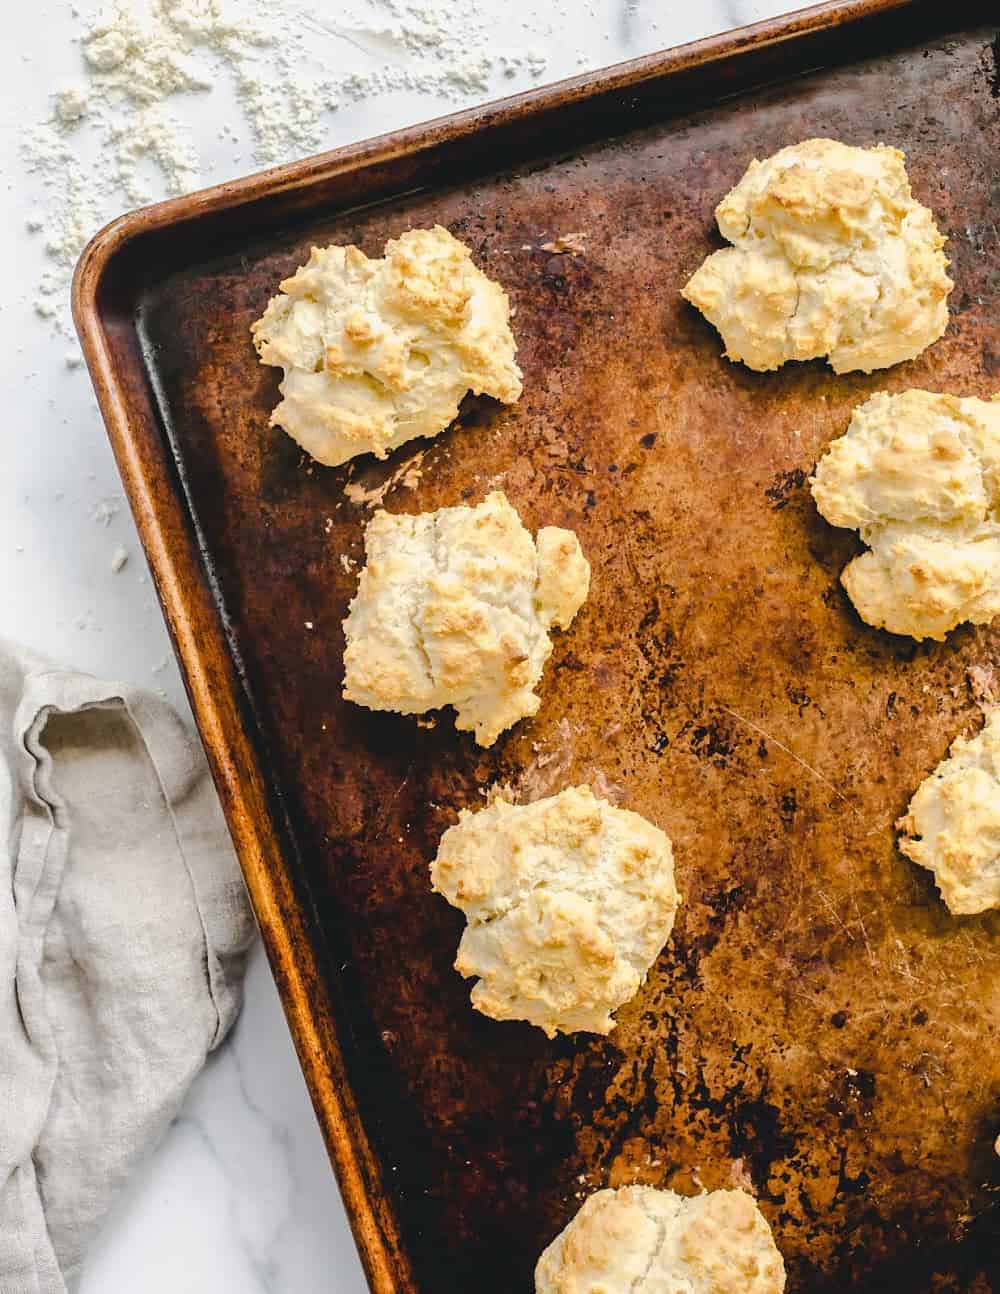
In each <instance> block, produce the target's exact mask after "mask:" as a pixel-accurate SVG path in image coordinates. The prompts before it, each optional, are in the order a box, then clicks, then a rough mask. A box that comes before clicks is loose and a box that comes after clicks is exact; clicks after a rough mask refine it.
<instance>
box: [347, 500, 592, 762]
mask: <svg viewBox="0 0 1000 1294" xmlns="http://www.w3.org/2000/svg"><path fill="white" fill-rule="evenodd" d="M365 551H366V554H367V562H366V565H365V568H364V570H363V571H362V572H361V577H360V580H359V583H358V591H357V594H356V595H355V597H354V600H353V601H352V602H351V605H350V609H349V611H348V615H347V619H346V620H345V621H344V632H345V634H346V637H347V648H346V651H345V653H344V664H345V678H344V696H345V697H346V699H347V700H348V701H355V702H356V703H357V704H358V705H363V706H367V707H368V709H369V710H397V711H399V712H400V713H402V714H423V713H424V711H426V710H436V709H438V708H440V707H441V706H445V705H451V706H454V707H455V710H456V712H457V718H456V721H455V726H456V727H457V728H460V729H470V730H473V731H474V732H475V734H476V740H477V741H478V742H479V744H480V745H481V746H491V745H492V744H493V742H494V741H496V739H497V737H498V736H499V734H500V733H501V732H503V730H504V729H505V728H509V727H510V726H511V724H514V723H516V722H517V721H518V719H521V718H523V717H524V716H525V715H530V714H534V713H535V711H536V710H537V709H538V706H539V704H540V701H539V698H538V697H537V696H536V695H535V692H534V689H535V687H536V686H537V684H538V682H539V680H540V678H541V676H542V669H543V668H544V665H545V662H546V661H547V660H548V658H549V655H550V654H551V651H552V641H551V639H550V637H549V629H550V627H551V626H552V625H558V626H560V627H563V628H566V627H568V625H569V623H570V621H571V620H572V619H573V617H574V616H575V615H576V613H577V611H578V610H579V609H580V607H581V606H582V605H583V603H584V601H585V599H586V597H587V591H588V589H589V587H590V566H589V564H588V562H587V559H586V558H585V557H584V555H583V552H582V551H581V549H580V544H579V541H578V540H577V537H576V535H574V534H573V532H572V531H571V530H561V529H560V528H559V527H557V526H546V527H545V528H543V529H542V530H540V531H539V532H538V540H537V546H536V543H535V542H534V541H533V540H532V538H531V535H530V534H529V533H528V531H527V530H525V528H524V526H523V525H522V524H521V519H520V517H519V516H518V515H517V513H516V512H515V511H514V509H513V508H512V507H511V506H510V504H509V503H508V502H507V499H506V497H505V496H504V495H503V494H501V493H494V494H490V495H488V496H487V498H486V499H485V500H484V501H483V502H482V503H480V504H479V505H478V506H477V507H474V508H466V507H458V508H440V509H439V510H438V511H437V512H424V513H420V514H419V515H417V516H406V515H393V514H391V513H388V512H377V513H376V514H375V516H374V517H373V518H372V520H371V521H370V522H369V524H368V528H367V530H366V531H365Z"/></svg>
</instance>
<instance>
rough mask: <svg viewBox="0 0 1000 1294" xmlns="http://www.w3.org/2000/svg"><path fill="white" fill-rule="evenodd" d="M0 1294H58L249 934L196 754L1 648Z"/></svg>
mask: <svg viewBox="0 0 1000 1294" xmlns="http://www.w3.org/2000/svg"><path fill="white" fill-rule="evenodd" d="M0 831H3V832H4V833H5V838H6V851H5V852H4V853H2V854H0V874H2V882H0V1294H65V1291H66V1289H67V1287H72V1285H73V1283H74V1282H75V1280H76V1278H77V1277H78V1275H79V1272H80V1266H81V1262H82V1258H83V1254H84V1250H85V1248H86V1246H87V1244H88V1242H89V1241H90V1239H91V1238H92V1236H93V1235H94V1233H95V1231H96V1230H97V1228H98V1227H99V1226H100V1223H101V1220H102V1218H103V1217H104V1215H105V1213H106V1212H107V1210H108V1207H109V1205H110V1203H111V1201H112V1199H113V1198H114V1196H115V1194H116V1192H117V1191H118V1190H119V1188H120V1187H121V1185H122V1184H123V1183H124V1181H125V1180H126V1178H127V1177H128V1176H129V1174H130V1173H131V1171H132V1170H133V1168H134V1167H135V1165H136V1163H137V1162H138V1161H139V1160H140V1158H141V1157H142V1156H143V1155H144V1154H145V1153H146V1152H147V1151H148V1150H149V1149H150V1148H151V1147H152V1146H153V1145H154V1144H155V1143H156V1142H157V1141H158V1140H159V1139H160V1137H161V1136H162V1135H163V1133H164V1132H165V1131H166V1129H167V1127H168V1125H169V1123H170V1121H171V1119H172V1118H173V1116H174V1115H175V1114H176V1112H177V1109H178V1107H179V1106H180V1104H181V1101H182V1099H183V1097H184V1094H185V1092H186V1091H187V1088H188V1086H189V1084H190V1083H191V1080H192V1079H193V1078H194V1076H195V1075H196V1074H197V1073H198V1071H199V1070H200V1069H201V1067H202V1065H203V1064H204V1061H205V1057H206V1055H207V1054H208V1052H210V1051H211V1050H212V1049H213V1048H214V1047H216V1046H218V1044H219V1042H221V1040H222V1039H223V1038H224V1037H225V1035H226V1033H227V1031H228V1029H229V1028H230V1026H231V1025H232V1023H233V1021H234V1019H235V1018H236V1015H237V1013H238V1011H239V1007H240V1001H241V987H242V979H243V968H244V961H245V954H246V951H247V948H248V945H249V943H250V941H251V939H252V936H253V919H252V917H251V914H250V909H249V905H248V902H247V898H246V894H245V891H244V888H243V882H242V879H241V877H240V873H239V868H238V866H237V864H236V861H235V858H234V855H233V851H232V846H231V844H230V841H229V837H228V834H227V832H226V828H225V824H224V822H223V819H222V815H221V812H220V810H219V806H218V801H217V799H216V796H215V792H214V789H213V787H212V784H211V781H210V778H209V776H208V772H207V769H206V766H205V761H204V757H203V755H202V752H201V747H200V746H199V744H198V741H197V738H196V737H195V736H194V735H193V734H192V733H190V732H189V731H188V730H187V728H186V727H185V726H184V725H183V724H182V723H181V721H180V719H179V718H178V717H177V715H176V714H175V713H174V711H173V710H172V709H171V708H170V707H169V706H167V705H166V704H165V703H164V702H162V701H160V700H158V699H157V698H156V697H155V696H153V695H151V694H149V693H147V692H141V691H137V690H135V689H132V688H128V687H122V686H120V685H116V684H108V683H100V682H98V681H97V680H96V679H93V678H90V677H88V676H87V675H83V674H76V673H72V672H70V671H67V670H60V669H54V668H52V667H51V666H49V665H47V664H46V663H45V662H43V661H41V660H39V659H37V658H36V657H33V656H31V655H29V654H28V653H26V652H24V651H22V650H20V649H19V648H16V647H14V646H12V645H10V644H8V643H3V642H0Z"/></svg>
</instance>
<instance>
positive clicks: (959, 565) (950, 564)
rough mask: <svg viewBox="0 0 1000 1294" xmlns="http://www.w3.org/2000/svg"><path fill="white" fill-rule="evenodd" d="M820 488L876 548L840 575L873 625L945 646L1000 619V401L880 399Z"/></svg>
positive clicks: (822, 472) (860, 419)
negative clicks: (958, 631)
mask: <svg viewBox="0 0 1000 1294" xmlns="http://www.w3.org/2000/svg"><path fill="white" fill-rule="evenodd" d="M811 487H812V492H813V497H814V498H815V500H816V504H817V506H818V507H819V510H820V512H821V513H822V514H823V516H824V517H826V519H827V521H829V522H832V524H833V525H835V526H853V527H856V528H857V529H858V531H859V532H860V534H861V538H862V539H863V540H864V541H865V543H866V544H868V545H869V547H870V549H871V551H870V552H867V553H864V554H862V555H861V556H860V557H856V558H855V559H854V560H853V561H852V562H850V563H849V564H848V565H847V566H846V567H845V569H844V572H843V574H842V575H841V580H842V581H843V584H844V587H845V588H846V589H847V592H848V594H849V595H850V598H851V601H852V602H853V603H854V605H855V606H856V607H857V609H858V613H859V614H860V615H861V616H862V618H863V619H865V620H867V621H868V623H869V624H872V625H875V626H876V627H877V628H885V629H889V630H891V631H892V632H893V633H898V634H909V635H910V636H911V637H913V638H937V639H942V638H944V636H945V634H947V633H948V631H949V630H950V629H954V628H955V626H956V625H959V624H962V623H963V622H964V621H972V622H973V624H985V623H987V622H988V621H990V620H992V619H993V617H994V616H995V615H997V614H998V613H1000V521H998V510H1000V397H995V398H994V399H992V400H977V399H973V398H969V399H958V398H956V397H955V396H951V395H935V394H933V393H932V392H930V391H904V392H902V393H901V394H899V395H889V394H887V393H886V392H884V391H882V392H879V394H877V395H873V396H872V397H871V398H870V399H869V400H866V401H865V403H864V404H862V405H859V406H858V408H856V409H855V410H854V413H853V415H852V417H851V423H850V426H849V427H848V429H847V432H846V433H845V434H844V435H843V436H841V437H840V438H839V439H838V440H835V441H834V442H833V444H832V445H831V446H830V448H829V449H828V450H827V452H826V454H825V455H824V456H823V458H821V459H820V461H819V463H818V464H817V466H816V472H815V475H814V476H813V478H812V482H811Z"/></svg>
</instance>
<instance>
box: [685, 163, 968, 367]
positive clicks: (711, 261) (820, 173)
mask: <svg viewBox="0 0 1000 1294" xmlns="http://www.w3.org/2000/svg"><path fill="white" fill-rule="evenodd" d="M903 163H904V159H903V154H902V153H901V152H899V150H898V149H895V148H886V147H884V146H882V145H879V146H878V147H877V148H852V147H850V146H849V145H847V144H841V143H838V142H837V141H836V140H833V139H807V140H805V141H804V142H803V143H801V144H793V145H792V146H790V147H788V148H783V149H781V151H780V152H778V153H775V154H774V156H773V157H769V158H768V159H767V160H766V161H764V162H758V161H756V160H754V161H752V162H751V163H750V166H749V168H748V170H747V172H746V174H745V175H744V176H743V179H742V180H740V182H739V184H737V186H736V187H735V188H734V189H733V190H732V191H731V192H730V193H728V194H727V195H726V196H725V197H724V198H723V200H722V201H721V202H720V203H719V205H718V207H717V208H716V211H715V214H716V219H717V221H718V224H719V230H720V231H721V233H722V236H723V237H724V238H726V239H728V241H729V242H730V243H732V244H733V246H732V247H727V248H725V249H724V250H723V251H720V252H715V253H714V254H713V255H712V256H709V258H708V259H707V260H706V261H705V263H704V264H703V265H702V266H701V268H700V269H699V270H697V271H696V273H695V274H693V275H692V277H691V278H690V279H689V280H688V282H687V284H686V285H685V286H684V288H683V289H682V295H683V296H684V297H685V298H686V299H687V300H688V301H690V302H691V303H692V305H695V306H697V308H698V309H699V310H700V311H701V312H702V314H703V315H704V316H705V317H706V319H708V320H709V322H710V323H713V324H714V325H715V327H716V328H718V330H719V332H720V333H721V334H722V337H723V340H724V341H725V343H726V356H727V358H729V359H731V360H740V361H742V362H743V363H744V364H746V365H747V366H748V367H749V368H752V369H757V370H758V371H759V372H766V371H768V370H770V369H776V368H779V367H780V366H781V365H782V364H784V363H785V362H786V361H787V360H792V359H797V360H807V359H817V358H820V357H822V356H824V355H825V356H827V357H828V358H829V361H830V364H831V366H832V367H833V370H834V372H835V373H849V372H852V371H854V370H856V369H860V370H861V371H862V372H865V373H870V372H871V371H872V370H873V369H877V368H887V367H888V366H889V365H891V364H898V363H900V362H901V361H902V360H906V359H913V357H914V356H916V355H919V354H920V352H921V351H922V350H924V349H925V348H926V347H927V346H929V345H930V344H931V342H933V341H936V340H937V339H938V338H939V337H940V336H941V334H942V333H943V332H944V330H945V328H946V327H947V326H948V305H947V299H948V293H949V292H950V291H951V289H952V286H953V284H952V282H951V280H950V279H949V278H948V275H947V274H946V272H945V271H946V269H947V266H948V261H947V259H946V257H945V255H944V253H943V251H942V250H941V249H942V247H943V246H944V242H945V240H944V238H943V237H942V236H941V234H940V233H939V232H938V229H937V226H936V225H935V223H934V217H933V215H932V213H931V212H930V211H929V210H928V209H927V208H926V207H923V206H921V205H920V203H919V202H917V201H916V200H915V199H914V197H913V195H912V193H911V192H910V182H909V179H908V178H907V175H906V167H905V166H904V164H903Z"/></svg>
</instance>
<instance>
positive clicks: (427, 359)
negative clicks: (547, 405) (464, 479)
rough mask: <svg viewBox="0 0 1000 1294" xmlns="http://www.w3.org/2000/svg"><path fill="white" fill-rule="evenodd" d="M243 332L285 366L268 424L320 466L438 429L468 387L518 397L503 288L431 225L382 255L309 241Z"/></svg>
mask: <svg viewBox="0 0 1000 1294" xmlns="http://www.w3.org/2000/svg"><path fill="white" fill-rule="evenodd" d="M251 332H252V334H253V340H254V345H255V346H256V347H257V351H258V353H259V354H260V358H261V360H262V361H263V363H265V364H274V365H276V366H278V367H280V368H283V369H284V371H285V377H284V381H283V382H282V383H281V386H280V388H279V389H280V391H281V394H282V396H283V397H284V398H283V399H282V401H281V403H280V404H279V405H278V407H277V408H276V409H275V410H274V412H273V414H272V415H271V423H272V425H275V426H278V427H283V428H284V429H285V431H287V432H288V434H289V435H290V436H292V437H293V438H294V439H295V440H297V441H298V443H299V444H300V445H301V446H302V448H303V449H305V450H306V451H307V452H308V453H309V454H311V455H312V456H313V458H315V459H316V460H317V461H318V462H320V463H325V464H327V465H328V466H330V467H334V466H336V465H337V464H338V463H344V462H346V461H347V460H348V459H349V458H354V457H355V455H357V454H367V453H372V454H374V455H375V456H376V458H385V456H386V455H387V453H388V452H389V450H390V449H394V448H395V447H396V446H397V445H401V444H403V442H404V441H407V440H412V439H413V438H414V437H416V436H436V435H438V433H439V432H442V431H444V429H445V428H446V427H447V426H448V425H449V423H451V422H452V421H453V420H454V418H455V415H456V414H457V413H458V406H459V402H460V401H461V400H462V398H463V397H464V396H465V395H466V393H467V392H469V391H473V392H475V394H477V395H491V396H494V397H495V398H496V399H497V400H502V401H504V403H506V404H511V403H513V402H514V401H515V400H516V399H517V398H518V397H519V396H520V394H521V371H520V369H519V368H518V367H517V363H516V362H515V359H514V354H515V351H516V346H515V344H514V337H513V335H512V333H511V331H510V302H509V301H508V300H507V294H506V293H505V292H504V290H503V288H501V287H500V285H499V284H498V283H494V282H493V280H492V279H489V278H487V277H486V275H485V274H483V272H482V271H481V270H479V269H478V268H477V267H476V266H475V265H474V264H473V263H472V258H471V254H470V252H469V249H468V248H467V247H466V246H465V245H464V244H463V243H460V242H459V241H458V239H457V238H453V237H452V235H451V234H450V233H449V232H448V230H447V229H443V228H442V227H441V226H440V225H436V226H435V227H434V228H433V229H411V230H410V231H409V232H408V233H405V234H403V235H402V236H401V237H400V238H396V239H393V240H392V241H390V242H388V243H386V247H385V257H384V258H383V259H382V260H369V258H368V257H367V256H366V255H365V254H364V252H363V251H361V249H360V248H359V247H314V248H313V249H312V255H311V256H310V258H309V262H308V264H306V265H303V266H302V267H301V269H299V270H298V271H297V272H296V273H295V274H293V275H292V277H291V278H289V279H285V280H284V282H283V283H282V284H281V293H280V295H278V296H276V297H272V299H271V301H270V302H269V304H268V307H267V309H266V310H265V311H264V314H263V316H262V317H261V318H260V319H258V320H257V322H256V323H255V324H254V325H253V328H252V329H251Z"/></svg>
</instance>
